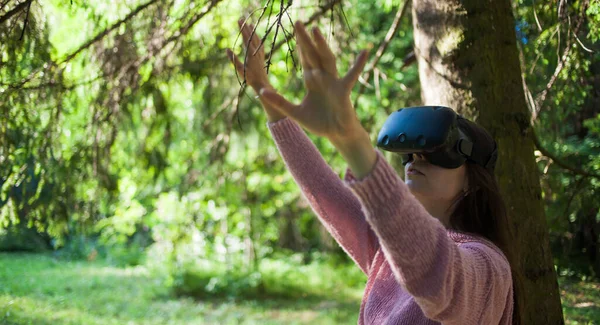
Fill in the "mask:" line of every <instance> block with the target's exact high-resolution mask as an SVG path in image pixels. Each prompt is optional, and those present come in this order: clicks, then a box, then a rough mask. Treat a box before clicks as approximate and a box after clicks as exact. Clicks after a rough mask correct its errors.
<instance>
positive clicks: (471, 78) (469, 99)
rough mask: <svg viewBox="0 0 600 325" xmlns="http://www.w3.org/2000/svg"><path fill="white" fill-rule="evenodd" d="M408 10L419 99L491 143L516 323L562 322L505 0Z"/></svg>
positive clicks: (432, 1) (444, 2) (428, 3)
mask: <svg viewBox="0 0 600 325" xmlns="http://www.w3.org/2000/svg"><path fill="white" fill-rule="evenodd" d="M412 14H413V24H414V39H415V53H416V55H417V59H418V64H419V77H420V81H421V89H422V93H421V95H422V100H423V102H424V104H426V105H444V106H448V107H452V108H453V109H455V110H456V111H457V112H458V113H460V114H462V115H464V116H465V117H467V118H469V119H471V120H473V121H476V122H477V123H479V124H480V125H482V126H484V127H485V128H486V129H487V130H488V131H490V133H492V135H493V136H494V138H495V139H496V141H497V142H498V146H499V157H500V159H499V161H498V164H497V167H496V175H497V176H498V179H499V181H500V187H501V189H502V191H503V193H504V198H505V200H506V204H507V210H508V213H509V214H510V217H511V219H512V228H513V229H511V230H512V232H513V233H514V235H515V236H516V238H515V241H514V245H515V247H514V249H515V252H516V256H517V257H518V259H519V260H520V264H521V265H516V267H515V269H516V271H517V273H518V275H517V276H518V277H519V279H520V282H521V283H522V288H518V289H520V290H519V298H518V305H519V308H520V317H519V320H520V323H521V324H527V325H535V324H540V325H541V324H544V325H548V324H564V320H563V315H562V308H561V302H560V295H559V290H558V283H557V277H556V272H555V270H554V265H553V260H552V256H551V252H550V245H549V236H548V230H547V225H546V219H545V214H544V207H543V202H542V198H541V189H540V183H539V175H538V170H537V166H536V163H535V158H534V155H533V152H534V144H533V142H532V140H531V138H529V136H528V130H529V126H530V124H529V121H530V112H529V111H528V108H527V104H526V102H525V96H524V91H523V87H522V81H521V69H520V66H519V57H518V51H517V46H516V36H515V29H514V17H513V14H512V9H511V4H510V1H508V0H497V1H491V0H488V1H481V0H460V1H459V0H414V1H413V8H412ZM519 279H517V280H519ZM517 282H518V281H517Z"/></svg>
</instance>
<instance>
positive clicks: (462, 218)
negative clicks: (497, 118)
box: [449, 119, 521, 324]
mask: <svg viewBox="0 0 600 325" xmlns="http://www.w3.org/2000/svg"><path fill="white" fill-rule="evenodd" d="M459 127H460V128H461V130H462V131H463V132H465V133H466V134H467V135H468V136H469V137H470V138H471V139H472V140H474V142H475V145H474V147H477V148H478V150H479V151H480V152H483V153H484V154H487V155H491V154H492V152H494V151H495V150H496V149H497V145H496V142H495V141H494V139H493V138H492V137H491V135H490V134H489V133H488V132H487V131H486V130H485V129H484V128H482V127H480V126H478V125H476V124H475V123H473V122H471V121H468V120H462V119H461V120H459ZM466 167H467V182H468V190H467V191H466V192H465V193H464V195H463V197H462V198H460V200H459V201H458V202H457V203H456V207H455V209H454V211H453V212H452V214H451V215H450V220H449V228H451V229H453V230H456V231H459V232H466V233H472V234H477V235H479V236H482V237H484V238H486V239H488V240H490V241H491V242H493V243H494V244H495V245H496V246H498V248H500V249H501V250H502V252H503V253H504V255H505V256H506V259H507V260H508V262H509V263H510V266H511V273H512V279H513V300H514V307H513V324H519V323H520V310H519V304H518V303H517V302H518V299H517V298H518V293H519V292H520V289H521V285H520V277H518V274H517V273H516V270H517V269H518V266H519V264H518V262H519V260H518V256H517V254H516V253H517V252H516V251H515V250H514V249H513V248H512V247H513V245H514V239H513V236H512V232H511V228H510V227H511V226H510V221H509V215H508V213H507V210H506V205H505V203H504V199H503V198H502V194H501V191H500V187H499V186H498V181H497V178H496V175H495V174H494V166H493V164H492V165H491V168H484V167H482V166H480V165H478V164H476V163H473V162H470V161H468V162H467V164H466Z"/></svg>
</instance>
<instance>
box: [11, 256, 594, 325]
mask: <svg viewBox="0 0 600 325" xmlns="http://www.w3.org/2000/svg"><path fill="white" fill-rule="evenodd" d="M325 271H326V270H325ZM561 283H562V296H563V301H564V303H565V307H564V310H565V313H566V315H567V319H568V321H567V324H600V284H598V283H574V282H566V281H561ZM347 292H348V293H347V294H344V295H340V294H339V293H337V294H333V295H332V296H331V297H330V298H328V299H323V298H320V299H294V300H289V299H288V300H246V301H232V300H219V301H214V300H213V301H196V300H193V299H189V298H176V297H172V296H171V295H169V294H168V292H167V291H166V290H165V289H162V288H161V286H160V282H159V281H158V280H157V279H156V278H154V277H153V276H151V274H149V272H148V271H147V270H146V269H145V268H144V267H128V268H118V267H113V266H110V265H108V264H106V263H104V262H102V261H95V262H86V261H75V262H73V261H64V260H57V259H54V258H52V257H51V256H48V255H27V254H0V324H15V325H16V324H19V325H20V324H35V325H38V324H39V325H45V324H53V325H54V324H86V325H88V324H89V325H92V324H119V325H121V324H182V325H183V324H286V325H287V324H356V320H357V316H358V309H359V306H360V292H356V290H354V291H352V290H349V291H347Z"/></svg>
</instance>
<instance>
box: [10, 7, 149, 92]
mask: <svg viewBox="0 0 600 325" xmlns="http://www.w3.org/2000/svg"><path fill="white" fill-rule="evenodd" d="M29 1H33V0H29ZM156 2H158V0H150V1H148V2H146V3H145V4H142V5H140V6H138V7H137V8H135V9H134V10H133V11H132V12H130V13H129V14H128V15H127V16H125V17H124V18H123V19H121V20H119V21H118V22H116V23H114V24H113V25H112V26H110V27H109V28H107V29H105V30H104V31H102V32H100V33H99V34H97V35H96V36H94V37H93V38H92V39H90V40H89V41H87V42H85V44H83V45H81V46H80V47H79V48H78V49H77V50H75V51H74V52H72V53H71V54H69V55H67V56H66V57H65V58H64V59H63V60H62V61H61V62H59V63H56V62H54V61H51V62H50V63H49V64H46V65H45V67H43V68H38V69H36V70H34V71H32V72H31V73H30V74H29V76H27V77H26V78H25V79H23V80H21V81H19V82H17V83H14V84H9V86H8V87H9V88H12V89H18V88H21V87H22V86H23V85H24V84H26V83H28V82H29V81H31V79H33V78H34V77H35V76H36V75H37V74H38V73H40V72H41V71H45V70H48V69H50V68H51V67H53V66H57V65H58V64H62V63H65V62H68V61H70V60H72V59H73V58H74V57H75V56H77V55H78V54H79V53H81V52H82V51H83V50H85V49H87V48H88V47H90V46H92V45H93V44H95V43H96V42H98V41H100V40H102V39H103V38H104V37H105V36H106V35H108V34H109V33H110V32H112V31H113V30H115V29H117V28H118V27H119V26H121V25H122V24H124V23H126V22H127V21H129V20H130V19H131V18H133V17H135V16H136V15H137V14H139V13H140V12H141V11H142V10H144V9H146V8H148V7H149V6H150V5H152V4H154V3H156Z"/></svg>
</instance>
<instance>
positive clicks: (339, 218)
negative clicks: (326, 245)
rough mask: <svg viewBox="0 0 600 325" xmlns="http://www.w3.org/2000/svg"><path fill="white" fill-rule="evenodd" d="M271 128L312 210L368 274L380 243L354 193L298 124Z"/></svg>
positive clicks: (289, 122)
mask: <svg viewBox="0 0 600 325" xmlns="http://www.w3.org/2000/svg"><path fill="white" fill-rule="evenodd" d="M267 125H268V127H269V130H270V131H271V134H272V136H273V139H274V140H275V143H276V145H277V148H278V149H279V152H280V154H281V156H282V157H283V161H284V162H285V164H286V166H287V168H288V170H289V171H290V173H291V174H292V176H293V177H294V180H295V181H296V183H297V184H298V186H299V187H300V189H301V190H302V193H303V195H304V197H305V198H306V199H307V200H308V202H309V203H310V206H311V207H312V209H313V210H314V211H315V213H316V214H317V216H318V217H319V219H320V220H321V222H322V223H323V225H324V226H325V228H327V230H328V231H329V233H330V234H331V235H332V236H333V237H334V238H335V240H336V241H337V242H338V243H339V244H340V246H342V248H343V249H344V250H345V251H346V252H347V253H348V255H350V257H352V259H353V260H354V261H355V262H356V264H357V265H358V266H359V267H360V268H361V269H362V270H363V272H365V274H368V272H369V266H370V264H371V261H372V260H373V256H374V255H375V252H376V250H377V247H378V243H377V239H376V237H375V234H374V233H373V231H372V230H371V227H370V226H369V225H368V224H367V221H366V219H365V215H364V214H363V212H362V210H361V205H360V202H359V201H358V199H357V198H356V196H355V195H354V193H352V191H351V190H350V189H349V188H348V187H347V186H346V185H345V184H344V183H343V182H342V180H341V179H340V178H339V177H338V175H337V174H336V173H335V172H334V171H333V170H332V169H331V167H330V166H329V165H328V164H327V163H326V162H325V160H324V159H323V157H322V156H321V154H320V153H319V151H318V150H317V148H316V147H315V145H314V144H313V143H312V141H310V139H309V138H308V136H306V133H304V131H303V130H302V129H301V128H300V127H299V126H298V124H296V123H295V122H294V121H292V120H290V119H287V118H285V119H282V120H279V121H277V122H269V123H268V124H267ZM346 175H348V174H346Z"/></svg>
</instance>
